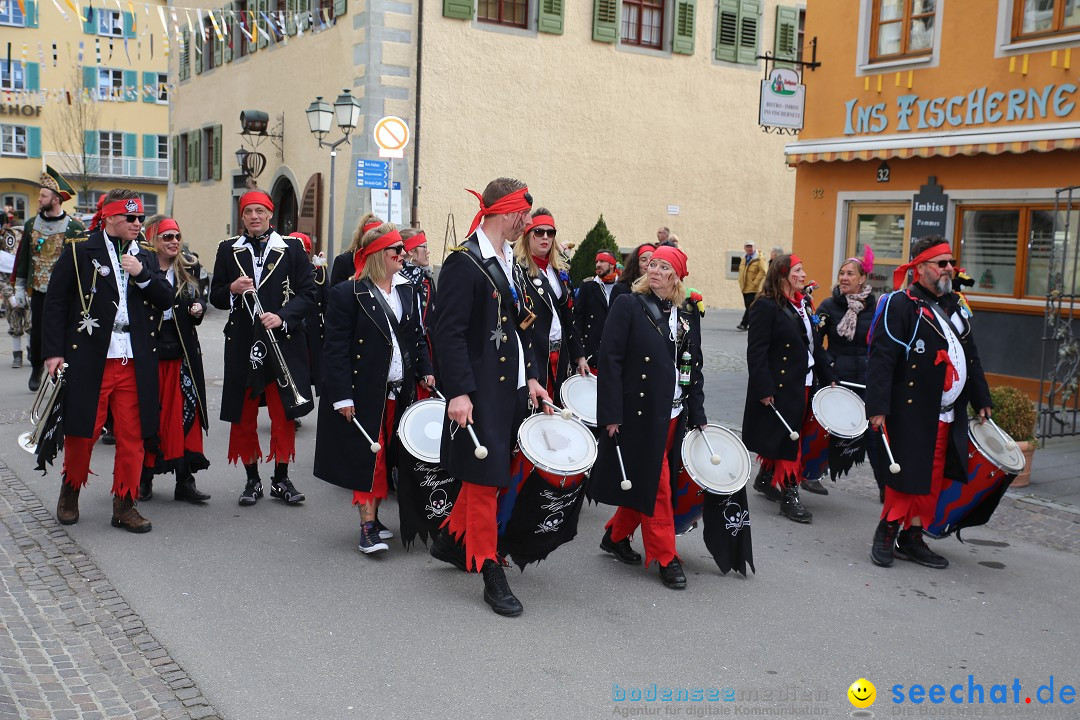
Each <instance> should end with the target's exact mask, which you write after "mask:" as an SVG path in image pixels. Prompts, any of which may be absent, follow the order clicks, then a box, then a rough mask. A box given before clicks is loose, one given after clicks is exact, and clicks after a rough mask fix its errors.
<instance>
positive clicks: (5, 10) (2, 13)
mask: <svg viewBox="0 0 1080 720" xmlns="http://www.w3.org/2000/svg"><path fill="white" fill-rule="evenodd" d="M25 24H26V17H25V16H24V15H23V12H22V8H20V7H19V3H18V2H16V0H0V25H15V26H16V27H23V25H25Z"/></svg>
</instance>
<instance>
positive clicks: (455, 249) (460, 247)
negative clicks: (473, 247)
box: [450, 245, 468, 252]
mask: <svg viewBox="0 0 1080 720" xmlns="http://www.w3.org/2000/svg"><path fill="white" fill-rule="evenodd" d="M465 250H468V248H467V247H465V246H464V245H456V246H454V247H452V248H450V252H464V251H465Z"/></svg>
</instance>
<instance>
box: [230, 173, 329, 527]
mask: <svg viewBox="0 0 1080 720" xmlns="http://www.w3.org/2000/svg"><path fill="white" fill-rule="evenodd" d="M273 212H274V203H273V202H272V201H271V200H270V196H269V195H267V194H266V193H264V192H262V191H261V190H252V191H249V192H246V193H244V194H243V195H242V196H241V197H240V217H241V222H242V223H243V226H244V232H243V234H241V235H239V236H237V237H233V238H229V239H228V240H224V241H222V242H221V244H220V245H218V251H217V258H216V260H215V261H214V279H213V281H212V282H211V284H210V302H211V303H213V305H214V307H216V308H219V309H221V310H227V311H229V320H228V322H227V323H226V324H225V381H224V386H223V387H222V391H221V419H222V420H223V421H225V422H228V423H231V424H232V428H231V430H230V433H229V462H230V463H235V462H237V461H239V462H242V463H243V464H244V469H245V470H246V472H247V483H246V484H245V486H244V491H243V492H242V493H241V494H240V505H242V506H249V505H254V504H255V503H256V502H258V501H259V498H261V497H262V496H263V486H262V480H261V478H260V477H259V460H260V459H261V458H262V456H263V455H262V448H261V447H260V446H259V434H258V415H259V404H260V401H262V400H265V402H266V408H267V410H268V411H269V413H270V451H269V453H267V456H266V460H267V462H271V461H273V462H275V467H274V476H273V479H272V482H271V485H270V496H271V497H274V498H278V499H279V500H284V501H285V502H286V503H288V504H289V505H296V504H298V503H301V502H303V501H304V494H303V493H301V492H300V491H298V490H297V489H296V487H295V486H294V485H293V483H292V481H291V480H289V462H291V461H292V459H293V457H294V456H295V455H296V424H295V423H294V422H293V421H294V420H295V419H296V418H298V417H302V416H304V415H306V414H307V413H309V412H311V410H312V408H313V407H314V403H313V402H312V400H311V398H310V397H309V396H310V394H311V380H310V375H309V365H308V347H307V332H306V330H305V328H304V318H305V317H306V316H307V315H308V313H309V312H310V310H311V308H312V307H313V306H314V305H315V283H314V281H313V280H312V274H311V261H310V260H309V259H308V256H307V253H306V252H305V251H304V246H303V245H302V244H301V241H300V240H299V239H298V238H295V237H288V238H282V237H281V236H280V235H278V233H277V231H275V230H274V229H273V228H272V227H271V226H270V220H271V218H272V216H273ZM252 290H255V291H256V293H257V295H258V298H259V302H260V303H261V305H262V311H263V314H262V315H261V316H257V315H256V311H255V307H254V301H253V299H252V298H251V297H250V291H252ZM245 293H248V294H247V295H245ZM274 340H276V341H277V346H278V348H279V349H280V350H281V355H282V357H283V358H284V360H285V365H286V368H287V370H288V373H289V374H290V375H291V376H292V381H293V384H294V385H295V387H296V388H297V389H298V390H299V391H300V393H301V394H303V395H304V396H305V399H306V400H307V402H303V403H298V404H296V405H290V406H286V405H285V404H284V403H283V402H282V393H281V391H280V390H279V382H282V381H283V380H284V377H285V369H286V368H281V367H278V362H277V359H276V357H275V353H274V349H273V345H272V343H273V341H274Z"/></svg>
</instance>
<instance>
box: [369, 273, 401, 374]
mask: <svg viewBox="0 0 1080 720" xmlns="http://www.w3.org/2000/svg"><path fill="white" fill-rule="evenodd" d="M361 282H362V283H363V284H364V285H365V286H366V287H367V289H368V292H369V293H371V297H373V298H375V302H377V303H379V307H381V308H382V311H383V314H384V315H386V321H387V322H388V323H390V330H391V331H392V332H393V333H394V335H395V336H396V337H397V341H398V347H399V348H400V349H401V363H402V365H404V366H405V367H406V368H410V367H412V353H411V352H406V346H405V340H404V333H405V331H404V330H402V328H401V323H400V322H399V321H398V319H397V315H395V314H394V310H393V308H391V307H390V303H388V302H386V298H384V297H383V294H382V291H380V290H379V289H378V288H377V287H375V286H374V284H373V283H372V282H371V278H364V279H363V280H362V281H361ZM398 287H403V286H398ZM408 287H410V289H411V286H408ZM391 292H397V289H396V288H392V289H391ZM410 304H411V303H410Z"/></svg>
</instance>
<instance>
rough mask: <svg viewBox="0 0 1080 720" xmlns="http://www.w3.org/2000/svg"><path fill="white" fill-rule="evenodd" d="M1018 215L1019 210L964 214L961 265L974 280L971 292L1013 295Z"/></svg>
mask: <svg viewBox="0 0 1080 720" xmlns="http://www.w3.org/2000/svg"><path fill="white" fill-rule="evenodd" d="M1020 215H1021V212H1020V211H1019V210H1015V209H1005V208H1003V209H993V210H969V211H967V212H965V213H964V214H963V223H962V225H961V228H962V229H961V232H962V235H961V240H960V242H961V246H962V247H963V251H962V257H961V258H960V262H961V263H962V265H963V267H964V269H965V270H967V274H968V275H970V276H971V277H972V279H974V280H975V286H974V287H973V288H971V292H973V293H980V294H984V295H1004V296H1006V297H1012V296H1013V295H1014V293H1015V289H1016V266H1017V264H1018V263H1017V260H1018V257H1017V253H1016V249H1017V243H1018V237H1019V232H1020Z"/></svg>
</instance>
